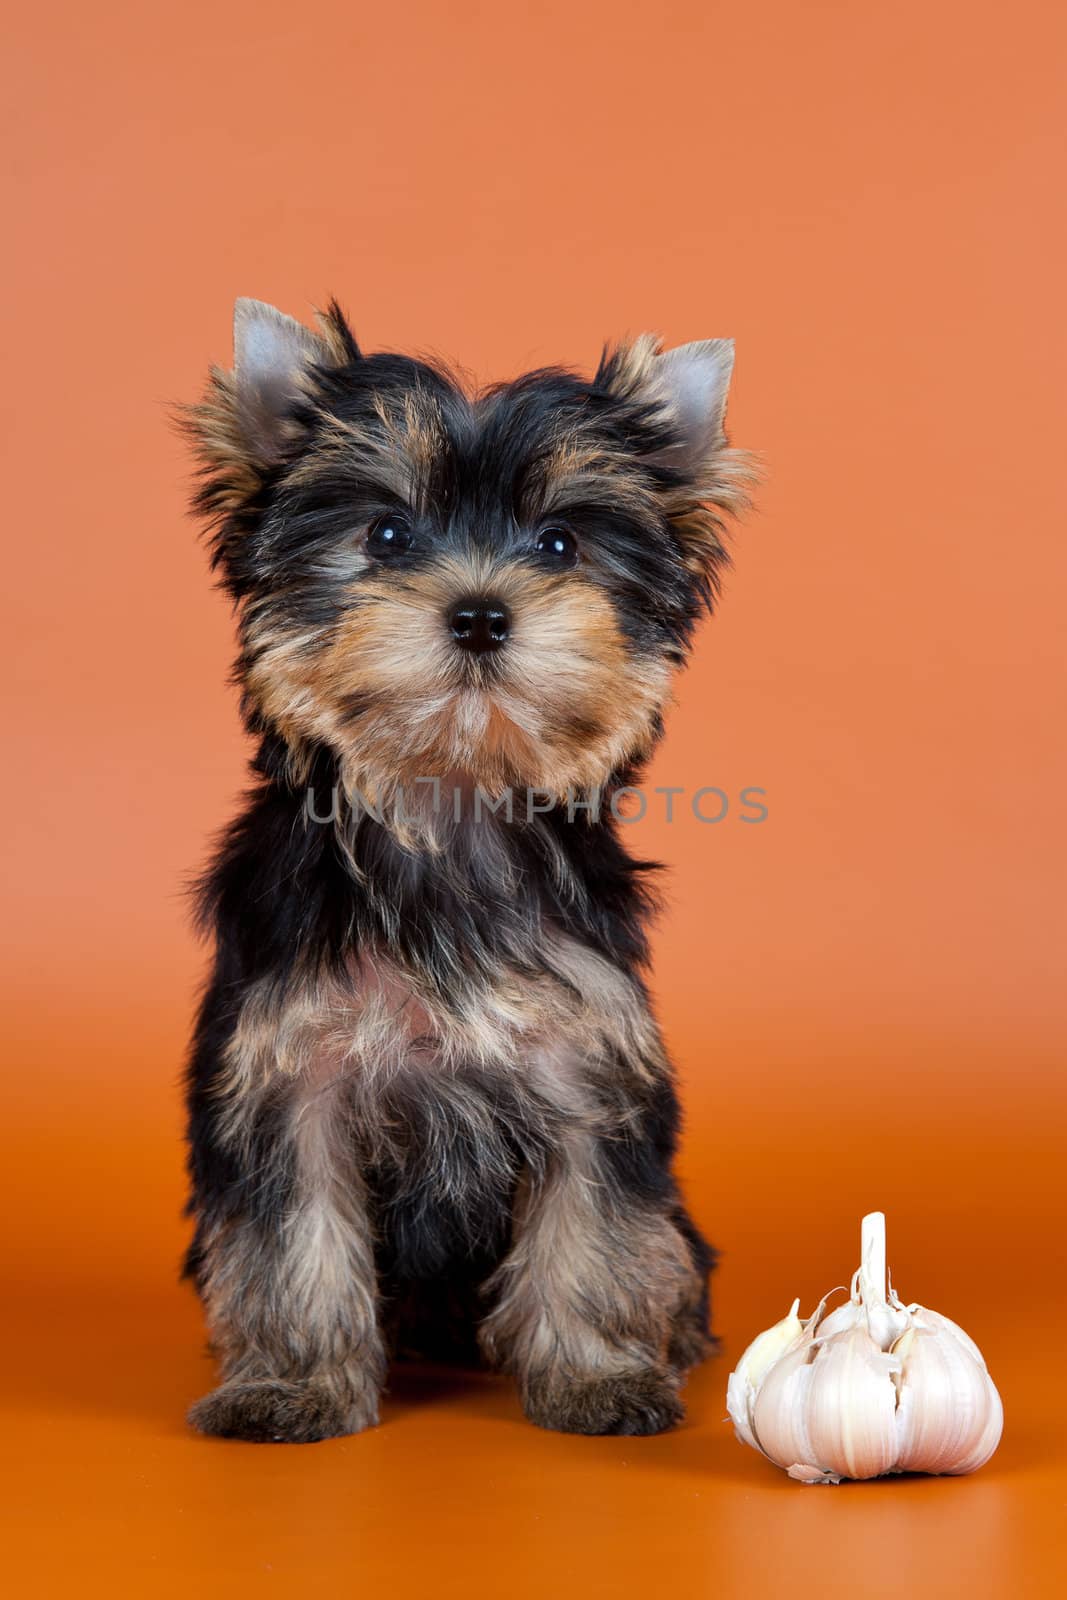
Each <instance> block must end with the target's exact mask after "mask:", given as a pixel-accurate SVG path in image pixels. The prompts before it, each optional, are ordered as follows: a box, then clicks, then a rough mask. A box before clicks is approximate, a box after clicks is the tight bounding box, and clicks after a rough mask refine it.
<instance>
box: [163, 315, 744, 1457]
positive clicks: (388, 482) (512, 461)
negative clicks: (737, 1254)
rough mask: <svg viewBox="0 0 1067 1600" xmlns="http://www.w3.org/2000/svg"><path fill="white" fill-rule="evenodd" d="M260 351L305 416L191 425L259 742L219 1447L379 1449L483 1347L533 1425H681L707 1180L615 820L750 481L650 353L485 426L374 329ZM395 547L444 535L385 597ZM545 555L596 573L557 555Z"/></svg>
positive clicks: (228, 1167) (221, 1305)
mask: <svg viewBox="0 0 1067 1600" xmlns="http://www.w3.org/2000/svg"><path fill="white" fill-rule="evenodd" d="M244 315H245V316H246V317H247V318H253V319H254V318H255V317H256V316H257V315H258V316H260V318H261V319H262V318H267V319H268V320H267V321H266V322H265V323H262V326H263V327H264V328H265V329H266V332H267V333H268V334H270V335H272V336H274V337H276V338H277V340H278V341H280V344H281V347H282V354H283V356H284V355H285V353H286V351H287V350H289V351H291V360H290V366H289V367H286V366H285V364H284V361H283V364H282V368H281V379H280V398H279V379H278V375H277V373H276V372H275V371H273V370H272V372H271V374H270V378H271V385H270V387H269V388H266V387H261V389H259V390H257V389H256V379H255V377H254V376H253V378H251V379H250V378H249V377H248V373H247V371H243V370H242V367H241V364H240V361H239V360H238V363H237V365H236V367H235V371H234V372H233V373H223V372H220V371H216V372H215V373H214V374H213V376H212V379H211V385H210V389H209V392H208V395H207V397H206V398H205V400H204V401H203V402H202V403H201V404H200V405H199V406H197V407H192V408H190V409H189V411H188V412H187V413H186V419H185V421H186V427H187V429H188V431H189V433H190V435H191V437H192V439H193V442H194V445H195V448H196V451H197V454H198V458H199V461H200V466H201V485H200V489H199V492H198V498H197V507H198V510H199V511H200V513H201V514H203V515H204V516H205V517H206V518H207V520H208V523H209V526H210V529H211V539H212V554H213V560H214V562H215V564H216V567H217V569H218V571H219V573H220V576H221V579H222V582H223V583H224V584H225V586H226V587H227V588H228V590H229V591H230V593H231V595H232V596H233V598H234V601H235V604H236V607H237V612H238V630H239V639H240V654H239V660H238V669H237V671H238V677H239V680H240V683H241V685H242V690H243V701H242V705H243V714H244V717H245V720H246V723H247V726H248V728H249V729H250V731H251V732H252V733H253V735H254V736H255V737H256V739H257V741H258V750H257V755H256V758H255V761H254V773H253V777H254V782H253V787H252V789H251V792H250V793H249V795H248V798H247V801H246V803H245V806H244V808H243V810H242V812H241V814H240V816H239V817H238V818H237V820H236V821H235V822H234V823H233V824H232V826H231V827H230V828H229V829H228V831H227V833H226V835H225V837H224V838H223V840H222V841H221V843H220V845H219V848H218V851H217V853H216V856H215V859H214V861H213V863H212V865H211V867H210V869H209V871H208V873H207V874H206V876H205V877H204V879H203V882H202V886H201V891H200V897H199V905H200V916H201V921H202V924H203V926H204V928H205V930H207V932H208V933H209V934H210V936H211V938H212V940H213V944H214V950H215V958H214V967H213V973H212V976H211V978H210V981H209V983H208V985H207V988H206V992H205V995H204V998H203V1003H202V1005H201V1009H200V1015H199V1020H198V1023H197V1027H196V1034H195V1039H194V1045H193V1051H192V1056H191V1061H190V1067H189V1073H188V1104H189V1141H190V1174H191V1186H192V1194H191V1201H190V1210H191V1213H192V1216H193V1218H194V1222H195V1232H194V1237H193V1242H192V1244H191V1247H190V1251H189V1255H188V1261H187V1269H188V1271H189V1273H190V1274H191V1276H192V1277H193V1278H194V1280H195V1281H196V1283H197V1285H198V1287H199V1289H200V1291H201V1294H202V1296H203V1299H204V1303H205V1307H206V1310H207V1314H208V1319H209V1324H210V1327H211V1330H212V1338H213V1341H214V1346H215V1349H216V1351H217V1355H218V1358H219V1361H220V1364H221V1369H222V1384H221V1386H220V1388H219V1389H218V1390H216V1391H215V1392H214V1393H213V1394H211V1395H209V1396H207V1397H206V1398H205V1399H204V1400H202V1401H200V1402H198V1404H197V1406H196V1407H194V1410H193V1412H192V1420H193V1421H194V1423H195V1424H196V1425H197V1426H199V1427H200V1428H202V1429H203V1430H204V1431H206V1432H212V1433H219V1434H224V1435H232V1436H237V1437H242V1438H250V1439H288V1440H308V1439H315V1438H322V1437H326V1436H328V1435H330V1434H336V1433H346V1432H355V1431H358V1430H359V1429H360V1428H362V1427H364V1426H366V1425H368V1424H369V1423H372V1422H373V1421H374V1420H376V1417H377V1405H378V1395H379V1393H380V1390H381V1386H382V1383H383V1380H384V1375H385V1371H386V1364H387V1360H388V1358H389V1355H390V1353H397V1352H399V1353H401V1354H412V1353H415V1354H427V1355H431V1356H447V1355H471V1354H473V1353H474V1352H475V1350H476V1347H477V1348H479V1349H480V1352H481V1354H482V1356H483V1357H484V1358H485V1359H488V1360H490V1361H492V1362H493V1363H494V1364H496V1365H499V1366H501V1367H503V1368H506V1369H508V1370H510V1371H513V1372H514V1373H515V1374H516V1376H517V1378H518V1382H519V1385H520V1389H521V1392H522V1396H523V1401H524V1404H525V1406H526V1410H527V1413H528V1414H529V1416H530V1417H531V1418H532V1420H534V1421H535V1422H538V1423H540V1424H542V1425H544V1426H547V1427H555V1428H562V1429H569V1430H574V1431H581V1432H655V1431H658V1430H659V1429H661V1428H663V1427H667V1426H669V1425H671V1423H673V1422H674V1421H675V1420H677V1418H678V1416H679V1415H680V1414H681V1407H680V1401H679V1398H678V1394H679V1387H680V1384H681V1380H682V1377H683V1374H684V1371H685V1369H686V1368H687V1367H688V1366H690V1365H691V1364H692V1363H693V1362H694V1361H696V1360H698V1359H699V1357H700V1356H701V1354H702V1353H703V1351H704V1350H705V1349H706V1347H707V1340H708V1330H707V1274H708V1270H709V1268H710V1265H711V1259H712V1257H711V1252H710V1250H709V1248H708V1246H707V1245H706V1243H705V1242H704V1240H703V1239H702V1237H701V1235H700V1233H699V1231H698V1230H697V1228H696V1226H695V1225H694V1223H693V1222H692V1220H691V1219H690V1217H689V1216H688V1214H687V1213H686V1211H685V1208H684V1205H683V1202H682V1199H681V1196H680V1194H679V1192H678V1188H677V1185H676V1182H675V1180H674V1177H673V1175H672V1171H671V1165H672V1160H673V1155H674V1149H675V1142H676V1138H677V1130H678V1105H677V1099H676V1094H675V1090H674V1085H673V1079H672V1073H671V1068H670V1065H669V1062H668V1060H667V1057H666V1054H665V1051H664V1048H663V1044H662V1040H661V1038H660V1034H659V1031H658V1028H657V1026H656V1023H655V1020H654V1018H653V1016H652V1012H651V1009H650V1006H649V1000H648V994H647V991H646V987H645V982H644V972H645V967H646V963H647V955H648V950H647V944H646V934H645V928H646V923H647V917H648V914H649V912H650V910H651V907H652V903H653V900H652V895H651V891H650V888H649V877H650V868H649V866H648V864H647V863H642V862H635V861H632V860H631V859H630V858H629V857H628V856H627V854H626V852H625V851H624V849H623V847H622V844H621V842H620V840H619V838H618V836H617V833H616V830H615V825H614V823H613V821H612V818H611V813H610V807H609V805H608V803H607V802H608V800H609V799H610V796H611V794H612V792H613V791H614V789H616V788H618V787H619V786H621V785H623V784H626V783H629V782H632V781H633V780H634V779H635V777H636V776H637V775H638V773H639V770H640V766H641V763H642V762H643V761H644V760H645V759H646V757H647V756H648V754H649V752H650V751H651V749H652V748H653V746H654V744H655V742H656V740H657V739H658V738H659V736H660V733H661V730H662V714H663V710H664V707H665V704H666V701H667V698H668V695H669V684H670V678H671V675H672V673H673V671H674V670H675V669H676V668H677V667H678V666H679V665H680V664H681V663H682V661H683V660H684V658H685V656H686V654H687V651H688V649H689V646H690V643H691V640H692V635H693V629H694V625H695V623H696V621H697V618H698V617H699V615H700V614H701V612H702V611H703V610H705V609H706V608H707V607H708V605H709V604H710V603H711V600H712V598H713V596H714V594H715V592H716V589H717V584H718V580H719V575H720V573H721V570H722V567H723V564H724V561H725V550H724V545H723V542H722V528H723V522H724V519H725V518H726V517H727V516H728V515H729V514H730V513H731V512H733V511H735V510H736V509H737V508H738V506H739V504H740V502H741V497H742V481H743V477H744V470H745V464H744V459H743V458H742V457H740V456H738V455H737V454H736V453H735V452H732V451H731V450H730V449H729V447H728V445H727V444H726V441H725V437H723V436H721V435H720V434H716V433H714V431H713V434H712V436H711V438H712V442H711V445H710V446H708V447H707V448H706V449H705V451H704V453H703V455H701V456H700V457H699V459H696V460H694V459H693V458H692V452H689V455H688V456H687V454H686V451H685V449H684V448H683V447H684V445H685V442H686V441H685V439H684V438H683V437H682V434H683V432H684V428H683V422H682V420H680V417H679V415H678V414H675V413H673V412H672V409H671V405H670V397H669V394H667V395H665V393H664V390H663V387H662V382H661V381H660V380H659V379H658V378H657V371H658V370H661V369H657V367H656V360H657V349H658V347H657V346H656V344H655V342H654V341H651V340H644V341H637V342H636V344H635V345H633V346H629V347H624V348H622V349H620V350H617V351H614V352H608V353H607V354H606V355H605V358H604V361H603V362H602V364H601V366H600V369H599V370H598V372H597V374H596V376H595V377H594V378H593V379H592V380H584V379H582V378H580V377H577V376H575V375H574V374H572V373H569V372H565V371H561V370H554V369H553V370H548V371H542V372H537V373H533V374H530V375H528V376H527V377H524V378H522V379H520V380H518V381H517V382H515V383H512V384H508V385H502V386H499V387H497V388H495V389H492V390H489V391H487V392H485V393H484V394H482V395H479V396H474V397H472V396H470V395H468V394H466V393H465V392H464V391H463V389H462V388H461V387H460V385H459V384H458V383H457V382H456V381H455V380H454V379H452V378H451V377H450V376H449V375H448V374H447V373H445V372H444V371H443V370H441V369H439V368H437V367H435V366H432V365H429V364H426V363H423V362H417V361H414V360H411V359H409V358H406V357H401V356H394V355H378V356H364V355H362V354H361V353H360V351H359V349H358V346H357V344H356V341H355V339H354V337H353V335H352V334H351V331H350V330H349V329H348V326H347V324H346V323H345V321H344V319H343V317H342V316H341V313H340V312H339V311H338V309H337V308H336V307H335V306H334V307H331V309H330V310H329V311H328V312H327V313H326V314H325V316H324V317H322V318H321V319H320V326H319V332H318V334H317V335H314V334H311V333H310V332H308V330H305V329H298V328H297V326H296V325H295V324H290V323H289V322H288V319H285V318H281V317H280V315H279V314H278V313H274V312H269V311H268V310H267V308H259V311H258V312H257V311H256V310H255V309H254V308H253V309H252V310H247V309H246V311H245V312H244ZM269 319H274V320H269ZM257 326H259V325H257ZM250 348H251V347H250ZM680 462H685V463H686V464H685V465H684V467H683V466H682V465H680V464H679V463H680ZM389 513H397V514H402V515H403V516H404V517H405V518H406V520H407V525H408V526H409V527H410V529H411V530H412V534H413V538H412V544H411V548H410V549H409V550H408V551H406V552H404V553H402V554H400V555H398V556H397V557H395V558H393V559H391V560H390V561H388V562H385V561H379V560H376V559H375V558H374V557H373V555H372V554H371V553H370V551H371V546H369V545H368V543H367V530H368V528H372V527H373V526H374V524H375V519H378V518H380V517H381V516H383V515H387V514H389ZM546 524H547V525H551V526H556V525H557V524H558V525H561V526H564V527H566V528H567V529H568V530H570V531H571V532H573V535H574V537H575V538H576V539H577V541H578V547H579V549H580V560H579V561H578V564H577V565H576V566H574V567H570V568H567V569H565V570H564V569H560V570H556V569H554V568H552V567H550V566H546V565H545V563H544V561H543V560H541V559H540V557H538V555H537V553H536V550H535V548H534V546H533V545H532V544H531V540H532V538H533V537H534V535H535V534H536V530H537V529H538V528H541V527H544V526H545V525H546ZM490 593H491V594H492V596H493V597H494V600H495V601H497V602H499V603H500V604H501V605H504V606H506V608H507V611H508V614H509V615H510V617H511V619H512V634H511V636H510V637H509V640H508V643H507V645H506V647H505V648H504V649H503V650H501V651H500V652H499V657H498V658H495V659H494V660H492V661H487V662H482V661H475V660H471V659H466V658H464V656H463V653H462V652H461V651H459V650H457V648H456V645H455V641H454V640H453V638H452V637H451V636H450V634H449V631H448V628H447V627H446V625H445V621H444V619H445V617H446V616H447V614H448V610H449V606H450V605H451V604H453V603H454V602H455V601H457V600H459V599H462V598H464V597H466V596H469V595H471V594H475V595H485V594H490ZM418 778H423V779H431V778H432V779H436V780H438V782H439V783H440V784H441V785H442V786H443V788H444V790H445V793H446V794H447V795H451V794H452V793H453V792H455V793H457V794H458V795H459V796H460V799H461V801H462V805H460V806H458V807H457V812H456V813H453V811H452V810H450V802H446V804H444V805H443V806H442V805H440V804H437V805H435V804H432V803H431V786H429V785H423V786H421V787H420V786H417V785H416V782H415V780H416V779H418ZM515 785H520V786H525V787H529V788H533V789H536V790H538V791H540V792H541V794H542V799H541V801H540V805H539V808H538V809H536V810H535V812H534V813H533V814H532V815H530V814H519V815H514V816H512V817H510V818H509V816H508V815H507V811H506V808H505V807H504V804H503V801H504V798H505V795H506V791H508V789H509V786H515ZM594 793H595V794H597V795H599V796H600V798H601V801H602V804H601V806H600V810H599V814H598V813H597V812H596V810H595V808H594V807H593V805H592V803H591V799H590V797H591V796H592V795H593V794H594ZM413 794H416V795H417V796H418V797H419V798H418V799H416V801H415V802H414V804H413V803H412V795H413ZM575 796H579V797H581V800H580V803H579V804H578V806H577V809H576V806H575ZM475 798H477V801H478V806H479V812H478V814H477V815H476V816H475V817H473V818H472V815H471V807H472V804H473V803H474V800H475ZM483 800H484V801H485V808H484V810H482V809H481V804H482V801H483ZM494 808H495V809H494ZM520 813H521V808H520Z"/></svg>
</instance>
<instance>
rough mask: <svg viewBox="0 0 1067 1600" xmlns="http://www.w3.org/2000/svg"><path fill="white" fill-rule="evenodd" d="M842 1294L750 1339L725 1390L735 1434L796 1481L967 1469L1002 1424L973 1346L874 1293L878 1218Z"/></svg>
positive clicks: (881, 1254) (881, 1259)
mask: <svg viewBox="0 0 1067 1600" xmlns="http://www.w3.org/2000/svg"><path fill="white" fill-rule="evenodd" d="M862 1256H863V1263H862V1265H861V1267H860V1269H859V1271H858V1272H857V1273H856V1275H855V1277H854V1279H853V1284H852V1298H851V1299H850V1300H849V1301H848V1302H847V1303H846V1304H845V1305H842V1306H839V1307H837V1308H836V1310H834V1311H832V1312H830V1313H829V1314H828V1315H824V1311H825V1306H826V1301H825V1299H824V1300H823V1301H822V1302H821V1303H820V1304H819V1306H818V1307H817V1309H816V1311H815V1313H814V1314H813V1315H812V1316H811V1317H809V1318H807V1319H806V1320H804V1321H802V1320H801V1319H800V1317H799V1316H798V1315H797V1310H798V1304H799V1302H797V1301H794V1303H793V1306H792V1309H791V1310H790V1312H789V1314H788V1315H787V1316H786V1317H784V1318H783V1319H782V1321H781V1322H779V1323H776V1324H775V1325H774V1327H773V1328H768V1329H767V1331H766V1332H765V1333H762V1334H760V1335H759V1337H758V1338H757V1339H755V1340H753V1342H752V1344H750V1345H749V1347H748V1349H747V1350H746V1351H745V1353H744V1355H743V1356H742V1357H741V1360H740V1361H739V1362H738V1365H737V1368H736V1369H735V1371H734V1372H733V1373H732V1374H731V1376H730V1381H729V1385H728V1388H727V1408H728V1410H729V1413H730V1417H731V1419H732V1421H733V1424H734V1431H735V1433H736V1434H737V1437H738V1438H739V1439H740V1440H741V1441H742V1442H743V1443H745V1444H748V1445H751V1446H752V1447H753V1448H754V1449H757V1450H759V1451H761V1452H762V1454H764V1455H765V1456H767V1457H768V1458H769V1459H770V1460H771V1461H774V1462H775V1463H776V1464H777V1465H779V1466H782V1467H785V1469H786V1470H787V1472H788V1473H789V1475H790V1477H793V1478H798V1479H800V1480H801V1481H802V1482H805V1483H838V1482H840V1480H841V1479H842V1478H876V1477H880V1476H882V1475H883V1474H885V1473H892V1472H930V1473H965V1472H974V1471H975V1470H976V1469H977V1468H978V1467H980V1466H982V1465H983V1464H984V1463H985V1462H986V1461H988V1459H989V1457H990V1456H991V1455H992V1454H993V1452H994V1450H995V1449H996V1447H997V1445H998V1443H999V1442H1000V1435H1001V1431H1002V1428H1003V1421H1004V1413H1003V1408H1002V1406H1001V1401H1000V1396H999V1394H998V1393H997V1390H996V1387H995V1385H994V1383H993V1380H992V1378H991V1377H990V1376H989V1372H988V1370H987V1368H986V1364H985V1361H984V1360H983V1358H982V1354H981V1351H980V1350H979V1349H978V1346H977V1345H976V1344H975V1343H974V1341H973V1340H972V1339H970V1338H969V1337H968V1335H967V1334H966V1333H964V1331H963V1329H962V1328H960V1327H958V1326H957V1325H956V1323H954V1322H951V1321H950V1320H949V1318H948V1317H943V1316H941V1315H940V1314H939V1313H938V1312H936V1311H929V1310H927V1309H926V1308H925V1307H923V1306H919V1305H911V1306H904V1305H902V1304H901V1302H900V1300H899V1298H898V1297H897V1295H896V1294H895V1293H893V1292H892V1290H890V1292H889V1294H888V1296H887V1295H886V1292H885V1281H886V1279H885V1218H884V1216H883V1215H882V1214H881V1212H874V1213H872V1214H871V1215H870V1216H868V1217H865V1218H864V1220H863V1240H862Z"/></svg>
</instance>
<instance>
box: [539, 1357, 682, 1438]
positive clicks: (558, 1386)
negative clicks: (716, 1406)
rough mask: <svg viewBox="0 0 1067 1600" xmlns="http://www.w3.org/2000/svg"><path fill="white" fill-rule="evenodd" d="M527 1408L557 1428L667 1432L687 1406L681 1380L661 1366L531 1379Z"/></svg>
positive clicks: (567, 1430)
mask: <svg viewBox="0 0 1067 1600" xmlns="http://www.w3.org/2000/svg"><path fill="white" fill-rule="evenodd" d="M523 1404H524V1409H525V1411H526V1415H527V1416H528V1417H529V1419H530V1421H531V1422H536V1423H537V1426H538V1427H539V1428H552V1429H553V1430H554V1431H555V1432H557V1433H596V1434H603V1433H622V1434H650V1433H664V1432H665V1431H666V1430H667V1429H668V1428H673V1427H674V1425H675V1424H676V1423H678V1422H681V1420H682V1418H683V1417H684V1415H685V1408H684V1406H683V1405H682V1402H681V1401H680V1400H679V1398H678V1386H677V1381H676V1380H675V1379H674V1378H673V1377H672V1376H671V1375H669V1374H668V1373H665V1372H660V1371H657V1370H655V1369H651V1370H646V1371H642V1372H629V1373H622V1374H619V1375H616V1376H614V1377H610V1378H586V1379H581V1380H579V1379H574V1378H567V1379H564V1378H560V1377H559V1376H558V1375H553V1376H552V1377H551V1378H550V1379H546V1380H538V1381H536V1382H533V1383H531V1384H529V1385H528V1386H527V1388H526V1391H525V1394H524V1396H523Z"/></svg>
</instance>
